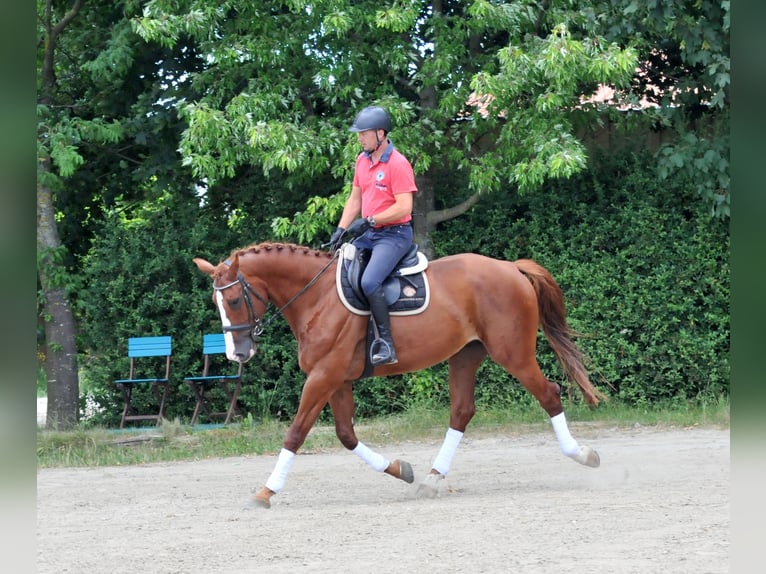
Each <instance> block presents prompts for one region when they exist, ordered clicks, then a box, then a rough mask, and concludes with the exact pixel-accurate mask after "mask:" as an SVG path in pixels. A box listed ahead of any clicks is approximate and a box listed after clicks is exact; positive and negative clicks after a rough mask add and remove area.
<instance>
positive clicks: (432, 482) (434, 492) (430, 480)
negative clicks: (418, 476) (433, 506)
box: [415, 473, 444, 498]
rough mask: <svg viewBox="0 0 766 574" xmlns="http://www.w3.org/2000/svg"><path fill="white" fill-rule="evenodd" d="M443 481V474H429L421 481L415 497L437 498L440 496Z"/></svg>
mask: <svg viewBox="0 0 766 574" xmlns="http://www.w3.org/2000/svg"><path fill="white" fill-rule="evenodd" d="M443 479H444V475H443V474H433V473H429V474H427V475H426V476H425V478H424V479H423V480H421V481H420V484H419V485H418V490H417V491H416V492H415V496H417V497H418V498H436V497H437V496H439V482H440V481H442V480H443Z"/></svg>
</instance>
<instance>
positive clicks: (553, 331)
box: [514, 259, 607, 405]
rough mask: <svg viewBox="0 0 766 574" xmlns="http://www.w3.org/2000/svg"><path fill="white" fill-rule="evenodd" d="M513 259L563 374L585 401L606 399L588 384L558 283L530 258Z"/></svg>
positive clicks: (594, 401) (591, 402) (589, 402)
mask: <svg viewBox="0 0 766 574" xmlns="http://www.w3.org/2000/svg"><path fill="white" fill-rule="evenodd" d="M514 263H515V265H516V267H518V268H519V270H520V271H521V272H522V273H524V275H526V277H527V279H529V281H530V282H531V283H532V286H533V287H534V289H535V293H536V294H537V306H538V308H539V310H540V327H541V328H542V330H543V333H544V334H545V338H546V339H548V343H550V345H551V348H552V349H553V352H554V353H555V354H556V357H558V360H559V362H560V363H561V366H562V367H563V368H564V371H565V372H566V374H567V376H568V377H569V378H570V379H571V380H573V381H574V382H575V383H577V386H578V387H580V390H582V392H583V395H584V396H585V400H586V401H587V402H588V404H591V405H597V404H598V403H599V400H606V398H607V397H606V395H605V394H604V393H602V392H601V391H599V390H598V389H597V388H596V387H594V386H593V385H592V384H591V382H590V379H589V378H588V373H587V371H586V370H585V365H584V362H583V355H582V353H581V352H580V349H578V348H577V346H576V345H575V344H574V342H573V341H572V335H573V333H572V331H571V330H570V329H569V326H568V325H567V318H566V307H565V305H564V293H563V292H562V291H561V287H559V284H558V283H556V280H555V279H554V278H553V276H552V275H551V274H550V272H548V270H547V269H546V268H545V267H543V266H542V265H540V264H538V263H536V262H535V261H532V260H531V259H519V260H518V261H515V262H514Z"/></svg>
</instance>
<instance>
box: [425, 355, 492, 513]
mask: <svg viewBox="0 0 766 574" xmlns="http://www.w3.org/2000/svg"><path fill="white" fill-rule="evenodd" d="M486 356H487V351H486V349H485V348H484V345H482V344H481V343H480V342H479V341H474V342H472V343H469V344H468V345H466V346H465V347H463V348H462V349H461V350H460V352H458V353H456V354H455V355H453V356H452V358H450V360H449V392H450V418H449V428H448V429H447V433H446V434H445V436H444V441H443V442H442V445H441V448H440V449H439V452H438V453H437V455H436V458H434V461H433V463H432V465H431V471H430V472H429V473H428V474H427V475H426V476H425V477H424V478H423V480H422V481H421V483H420V484H419V485H418V490H417V496H421V497H428V498H433V497H435V496H437V495H438V493H439V482H440V481H441V480H442V479H444V478H445V477H446V476H447V473H449V471H450V468H452V460H453V459H454V457H455V453H456V452H457V448H458V446H460V441H461V440H462V439H463V433H464V432H465V429H466V428H467V427H468V423H469V422H471V419H472V418H473V415H474V413H475V412H476V403H475V390H476V372H477V371H478V370H479V366H481V363H482V361H483V360H484V358H485V357H486Z"/></svg>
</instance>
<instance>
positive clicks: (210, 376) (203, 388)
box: [184, 333, 243, 425]
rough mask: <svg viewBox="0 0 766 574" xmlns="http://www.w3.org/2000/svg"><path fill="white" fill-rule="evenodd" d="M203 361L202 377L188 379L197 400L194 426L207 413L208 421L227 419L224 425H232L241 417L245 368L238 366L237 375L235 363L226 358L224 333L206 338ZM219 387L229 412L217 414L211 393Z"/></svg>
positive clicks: (203, 343) (204, 339)
mask: <svg viewBox="0 0 766 574" xmlns="http://www.w3.org/2000/svg"><path fill="white" fill-rule="evenodd" d="M202 357H203V364H202V374H201V375H199V376H192V377H185V378H184V381H186V383H187V384H188V385H189V387H191V389H192V392H193V393H194V396H195V398H196V399H197V404H196V406H195V407H194V414H193V415H192V419H191V424H192V425H195V424H197V419H198V418H199V416H200V414H201V413H204V414H205V415H206V416H207V419H208V420H211V421H212V420H218V419H221V418H223V419H224V421H223V424H229V423H230V422H231V420H232V418H234V416H236V415H239V408H238V406H237V400H238V399H239V392H240V390H241V388H242V370H243V364H242V363H237V364H238V365H239V367H238V368H237V369H236V372H234V369H233V368H232V366H231V363H232V361H229V359H227V358H226V341H225V340H224V337H223V333H215V334H208V335H203V336H202ZM227 367H228V369H227ZM215 386H218V387H220V388H221V390H222V391H223V393H224V394H225V396H226V400H227V405H226V410H225V411H215V410H214V409H213V407H212V403H213V401H212V399H211V398H210V395H209V391H211V390H212V389H213V388H214V387H215Z"/></svg>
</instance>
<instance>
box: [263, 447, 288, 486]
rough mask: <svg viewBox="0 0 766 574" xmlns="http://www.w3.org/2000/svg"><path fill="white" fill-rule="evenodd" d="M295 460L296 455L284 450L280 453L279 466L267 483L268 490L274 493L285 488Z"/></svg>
mask: <svg viewBox="0 0 766 574" xmlns="http://www.w3.org/2000/svg"><path fill="white" fill-rule="evenodd" d="M293 460H295V453H294V452H292V451H289V450H287V449H286V448H283V449H282V450H281V451H279V457H278V458H277V465H276V466H275V467H274V470H273V471H271V476H269V480H267V481H266V488H268V489H269V490H270V491H272V492H279V491H280V490H282V489H283V488H284V486H285V482H286V481H287V473H288V472H290V467H291V466H292V465H293Z"/></svg>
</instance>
